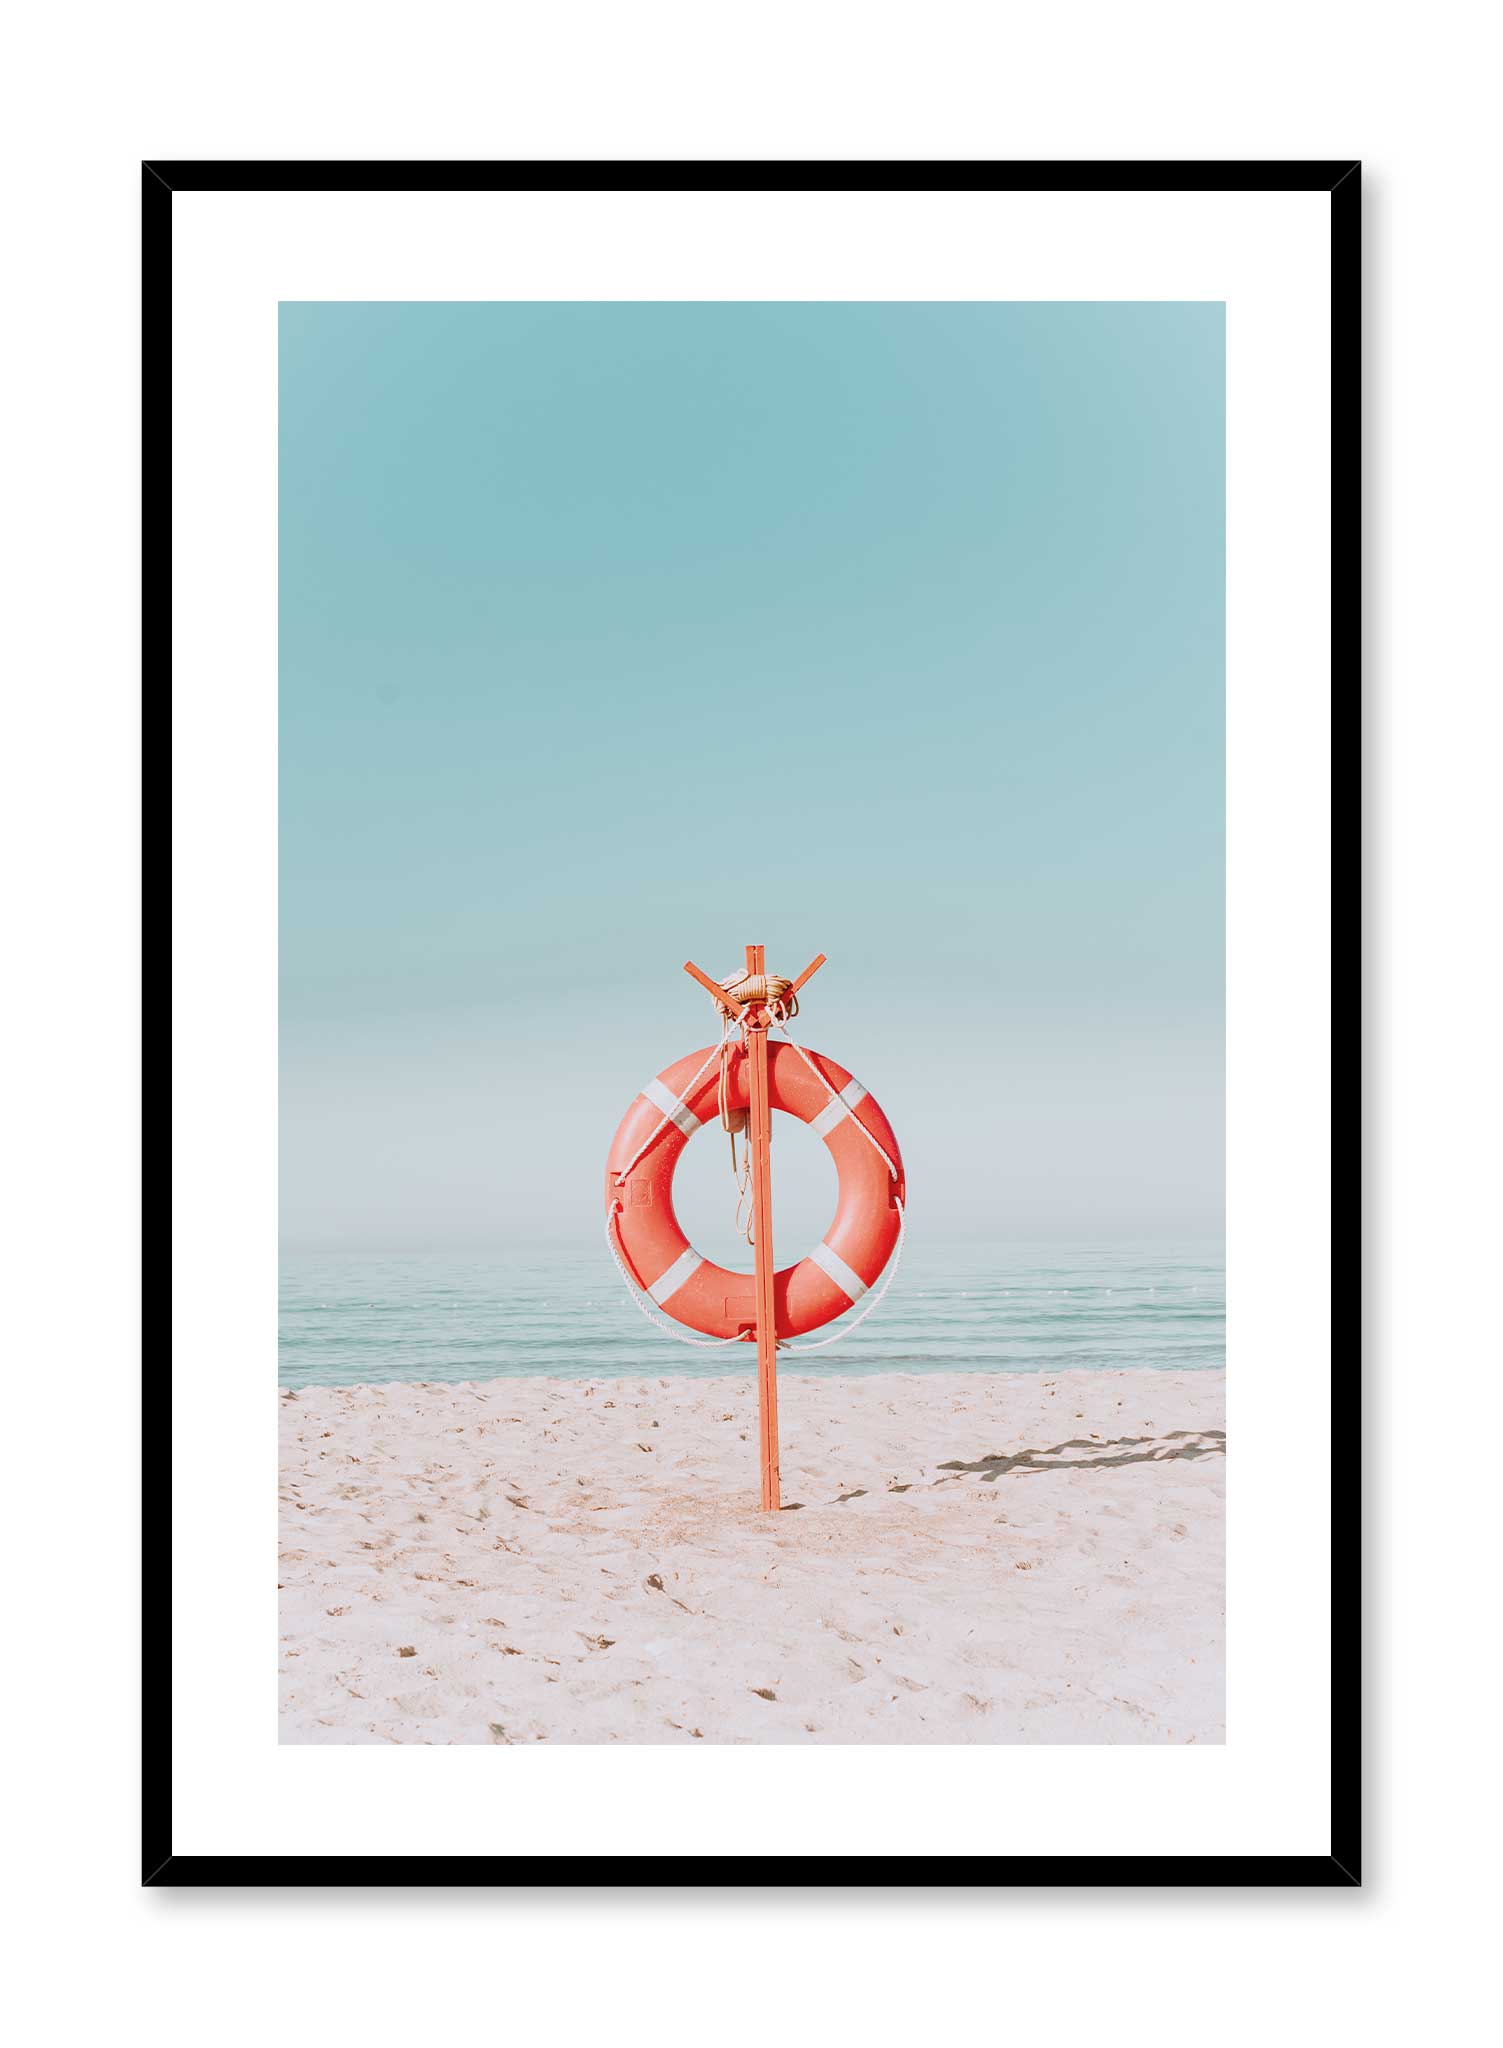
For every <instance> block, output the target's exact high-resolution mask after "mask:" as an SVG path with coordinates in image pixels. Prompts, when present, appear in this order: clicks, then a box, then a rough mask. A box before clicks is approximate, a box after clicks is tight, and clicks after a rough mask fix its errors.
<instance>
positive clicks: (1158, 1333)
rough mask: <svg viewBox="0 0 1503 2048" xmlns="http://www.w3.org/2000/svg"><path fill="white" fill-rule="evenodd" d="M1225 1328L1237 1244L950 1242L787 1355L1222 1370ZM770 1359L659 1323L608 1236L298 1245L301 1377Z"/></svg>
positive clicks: (290, 1352)
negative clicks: (639, 1302)
mask: <svg viewBox="0 0 1503 2048" xmlns="http://www.w3.org/2000/svg"><path fill="white" fill-rule="evenodd" d="M835 1327H836V1326H835V1325H833V1324H832V1325H828V1326H827V1327H826V1328H825V1329H824V1330H822V1331H819V1332H817V1333H815V1334H816V1335H818V1336H828V1335H830V1334H831V1332H832V1330H833V1329H834V1328H835ZM1225 1333H1226V1285H1225V1278H1224V1271H1223V1260H1222V1247H1221V1245H1220V1243H1214V1244H1210V1243H1196V1244H1180V1245H1169V1246H1164V1245H1152V1246H1149V1245H1142V1244H1135V1245H1125V1244H1119V1245H1089V1246H1087V1245H1071V1246H1050V1245H1040V1244H1019V1245H993V1246H988V1245H969V1246H961V1247H955V1246H947V1247H946V1248H944V1249H943V1250H942V1251H938V1252H930V1251H922V1252H921V1251H916V1250H909V1251H907V1252H905V1254H904V1258H903V1263H902V1265H901V1267H900V1269H899V1271H898V1275H897V1278H896V1279H895V1281H894V1282H893V1286H892V1290H891V1292H890V1293H889V1294H888V1296H887V1298H886V1299H885V1301H883V1302H882V1304H881V1306H880V1307H879V1308H877V1310H876V1311H875V1313H874V1314H872V1315H871V1316H869V1317H868V1318H867V1320H866V1321H865V1322H864V1323H863V1324H862V1325H861V1327H860V1328H859V1329H858V1330H855V1331H854V1332H853V1333H852V1335H851V1336H850V1337H849V1338H848V1339H847V1340H846V1341H845V1342H843V1343H840V1344H836V1345H834V1346H832V1347H831V1348H830V1349H829V1350H828V1351H822V1352H817V1353H815V1354H813V1355H812V1356H810V1357H807V1358H803V1359H797V1360H796V1359H794V1358H793V1357H791V1356H789V1357H787V1358H786V1360H785V1365H784V1369H785V1370H788V1371H811V1372H830V1373H870V1372H963V1371H965V1372H974V1371H995V1372H1057V1371H1062V1370H1065V1369H1067V1368H1071V1367H1076V1368H1079V1367H1086V1368H1093V1367H1094V1368H1103V1367H1112V1366H1158V1367H1176V1368H1181V1369H1184V1368H1190V1369H1205V1368H1208V1367H1212V1366H1220V1365H1224V1364H1225V1362H1226V1348H1225V1347H1226V1334H1225ZM805 1341H807V1340H805ZM754 1368H755V1353H754V1352H753V1351H752V1350H751V1348H750V1347H749V1346H745V1345H735V1346H729V1345H728V1346H726V1347H725V1349H724V1350H718V1351H698V1350H694V1349H691V1348H690V1347H689V1346H687V1345H684V1344H676V1343H674V1342H673V1340H672V1339H671V1338H670V1337H667V1336H664V1335H662V1334H660V1333H659V1332H658V1331H656V1330H655V1329H653V1328H652V1326H651V1325H650V1324H649V1323H648V1322H646V1321H645V1320H644V1318H643V1316H642V1315H641V1313H640V1311H639V1310H638V1309H637V1308H636V1307H635V1305H634V1303H633V1300H632V1298H631V1297H630V1296H629V1295H628V1294H627V1292H626V1289H625V1287H624V1285H623V1284H622V1281H621V1279H620V1277H619V1275H618V1274H617V1272H616V1269H615V1267H614V1266H613V1265H612V1263H611V1260H610V1257H609V1255H608V1253H607V1251H606V1249H605V1246H604V1244H603V1243H602V1244H601V1245H600V1246H599V1247H598V1248H597V1249H595V1250H594V1251H593V1252H592V1251H590V1250H588V1249H585V1250H578V1251H576V1250H569V1251H560V1250H529V1251H527V1252H525V1253H521V1252H517V1251H508V1252H506V1253H504V1254H502V1253H497V1254H495V1255H492V1254H489V1253H484V1252H419V1253H409V1254H398V1253H391V1252H295V1253H291V1252H290V1253H285V1254H284V1255H283V1261H282V1281H281V1364H280V1379H281V1384H282V1385H283V1386H284V1387H306V1386H348V1385H352V1384H354V1383H357V1382H360V1381H364V1382H367V1383H373V1382H376V1381H381V1380H485V1379H497V1378H501V1377H504V1376H505V1375H507V1374H517V1373H544V1374H554V1375H558V1376H560V1377H566V1378H588V1379H595V1378H603V1377H605V1376H607V1375H610V1374H624V1375H633V1376H635V1375H645V1374H649V1373H658V1374H664V1373H670V1372H681V1373H747V1372H750V1371H752V1370H754Z"/></svg>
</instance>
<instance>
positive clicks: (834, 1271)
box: [809, 1089, 866, 1301]
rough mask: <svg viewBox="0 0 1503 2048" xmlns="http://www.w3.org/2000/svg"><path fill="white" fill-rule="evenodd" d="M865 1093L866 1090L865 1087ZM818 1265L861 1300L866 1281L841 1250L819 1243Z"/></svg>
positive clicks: (816, 1249)
mask: <svg viewBox="0 0 1503 2048" xmlns="http://www.w3.org/2000/svg"><path fill="white" fill-rule="evenodd" d="M862 1092H863V1094H864V1093H865V1090H864V1089H863V1091H862ZM809 1256H810V1258H811V1259H813V1261H814V1263H815V1265H816V1266H820V1267H823V1269H824V1271H825V1272H826V1273H828V1274H829V1276H830V1278H831V1279H832V1280H833V1281H834V1282H835V1285H836V1286H837V1287H838V1288H839V1289H840V1291H841V1293H842V1294H848V1295H849V1296H850V1297H851V1300H852V1301H859V1300H860V1299H861V1297H862V1295H863V1294H865V1292H866V1282H865V1281H864V1280H863V1279H862V1278H861V1275H860V1274H859V1273H853V1272H852V1271H851V1269H850V1267H849V1266H848V1265H847V1264H846V1262H845V1260H844V1259H843V1258H842V1257H841V1256H840V1254H839V1252H832V1251H831V1250H830V1247H829V1246H828V1245H827V1244H824V1243H820V1244H817V1245H816V1246H815V1247H814V1249H813V1251H812V1252H810V1254H809Z"/></svg>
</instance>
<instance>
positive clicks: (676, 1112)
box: [642, 1076, 700, 1138]
mask: <svg viewBox="0 0 1503 2048" xmlns="http://www.w3.org/2000/svg"><path fill="white" fill-rule="evenodd" d="M642 1093H643V1094H644V1095H645V1096H646V1097H647V1100H648V1101H649V1102H650V1103H652V1104H653V1105H654V1106H655V1107H656V1108H658V1109H660V1110H661V1111H662V1112H663V1114H664V1116H666V1117H667V1118H668V1119H669V1120H670V1122H672V1123H676V1124H677V1125H678V1127H679V1129H680V1130H681V1131H682V1132H683V1134H684V1136H685V1137H686V1138H692V1137H693V1136H694V1133H695V1132H696V1131H697V1130H698V1129H699V1124H700V1120H699V1118H698V1117H697V1116H696V1115H695V1114H694V1112H693V1110H692V1109H685V1107H684V1105H683V1104H682V1103H681V1102H680V1101H679V1099H678V1097H677V1096H676V1095H674V1094H673V1093H671V1092H670V1090H668V1089H667V1088H665V1087H664V1086H663V1084H662V1082H661V1081H659V1080H658V1079H657V1077H656V1076H654V1077H653V1079H652V1080H650V1081H649V1082H648V1084H647V1086H646V1087H645V1088H644V1089H643V1090H642Z"/></svg>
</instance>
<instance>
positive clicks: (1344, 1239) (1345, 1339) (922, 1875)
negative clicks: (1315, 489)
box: [141, 159, 1362, 1888]
mask: <svg viewBox="0 0 1503 2048" xmlns="http://www.w3.org/2000/svg"><path fill="white" fill-rule="evenodd" d="M627 182H629V183H630V185H631V186H632V187H633V188H634V189H641V190H682V189H688V190H726V191H773V190H781V189H788V188H792V189H797V190H808V189H811V188H825V189H836V190H875V191H882V190H900V191H912V190H914V189H915V188H917V187H924V188H928V189H930V190H932V191H935V192H936V193H939V192H942V191H943V190H946V189H948V190H954V191H1015V192H1034V191H1061V192H1126V191H1130V192H1227V193H1232V192H1275V191H1276V192H1326V193H1328V194H1329V195H1330V204H1331V215H1330V229H1331V300H1330V319H1331V325H1330V350H1331V391H1330V398H1331V446H1330V458H1331V691H1332V712H1333V721H1334V724H1335V727H1336V729H1337V730H1338V731H1340V732H1341V733H1343V734H1344V735H1350V734H1351V733H1353V732H1354V731H1356V730H1358V729H1359V728H1360V717H1361V667H1362V619H1361V503H1362V500H1361V408H1362V350H1361V268H1362V246H1361V223H1362V178H1361V165H1360V163H1358V162H1354V161H1351V160H1349V159H1336V160H1331V161H1300V162H1227V163H1217V162H1169V161H1158V162H1131V161H1118V162H1111V163H1093V162H1088V161H1081V162H1061V163H1052V162H995V163H977V162H964V163H945V162H939V161H936V162H926V163H904V162H887V163H820V162H808V163H801V162H787V163H783V162H779V163H745V162H743V163H713V162H698V163H677V162H663V163H647V162H643V163H638V162H631V163H627V162H620V163H587V162H581V163H546V162H535V163H505V162H499V163H471V162H460V163H445V162H441V161H435V162H422V163H403V162H399V161H394V162H371V163H325V162H199V161H194V162H184V161H178V160H162V159H152V160H150V161H144V162H143V163H142V166H141V342H142V347H141V362H142V372H141V404H142V465H141V469H142V602H141V658H142V674H143V682H144V688H143V704H144V706H145V709H144V713H143V731H142V738H143V749H142V754H143V760H144V761H145V762H146V763H147V764H148V765H147V767H146V770H145V773H144V778H143V779H144V785H145V786H144V791H143V794H144V797H145V802H144V804H143V815H144V817H145V818H146V820H147V821H148V822H147V825H146V828H145V835H144V840H145V843H144V845H143V849H142V851H143V872H144V873H145V875H146V876H147V877H148V878H150V877H153V876H155V877H157V878H158V880H159V881H160V882H162V883H163V884H165V883H166V882H167V880H168V878H169V877H170V871H171V870H170V860H171V846H170V827H169V825H168V823H167V822H166V821H167V820H168V818H169V817H170V775H171V768H170V762H171V732H170V729H169V727H170V714H169V712H168V711H167V710H166V708H165V707H166V706H168V705H170V702H171V695H172V690H171V685H172V633H171V608H172V554H171V533H172V525H171V522H172V483H171V474H172V296H171V295H172V201H173V195H174V194H175V193H178V192H208V191H215V192H248V191H257V192H259V191H266V192H278V191H282V192H285V191H317V192H339V191H352V192H431V193H445V192H489V191H536V190H549V191H557V190H572V189H578V188H581V187H586V188H589V189H596V190H598V189H599V188H600V187H601V186H602V185H607V184H622V183H627ZM1357 760H1358V747H1357V745H1356V743H1355V742H1354V740H1353V739H1351V738H1350V737H1347V738H1346V739H1345V741H1344V745H1343V747H1342V748H1341V750H1340V752H1339V754H1338V756H1337V758H1336V760H1335V763H1334V765H1333V783H1332V839H1333V843H1332V846H1331V856H1332V873H1333V893H1334V896H1335V898H1336V899H1337V900H1340V899H1341V898H1342V897H1343V896H1345V897H1346V898H1347V899H1348V900H1351V898H1352V897H1353V895H1354V893H1355V891H1356V889H1357V887H1358V883H1357V879H1356V874H1355V863H1356V861H1357V858H1358V851H1357V850H1358V848H1359V846H1360V843H1361V833H1360V816H1359V808H1360V796H1359V784H1358V771H1357V766H1356V763H1357ZM164 764H166V765H164ZM155 900H156V899H155V897H154V896H148V901H149V902H154V901H155ZM1340 929H1341V928H1339V927H1338V930H1340ZM167 932H168V920H167V917H166V916H165V915H164V914H163V913H162V912H161V911H152V912H150V913H149V914H148V915H147V917H146V919H145V936H144V944H143V968H144V974H143V985H144V986H145V987H146V988H147V989H151V988H154V987H159V986H163V985H165V984H166V983H167V981H168V979H169V975H170V965H171V963H170V957H169V940H168V936H167ZM1358 947H1359V940H1358V938H1357V935H1356V931H1355V928H1354V926H1353V925H1352V924H1351V921H1350V920H1349V921H1348V922H1347V925H1346V927H1345V930H1344V933H1343V934H1342V935H1341V936H1339V937H1338V938H1337V940H1336V942H1335V943H1334V945H1333V954H1332V961H1331V974H1332V986H1331V997H1332V1020H1333V1032H1334V1036H1335V1038H1336V1039H1337V1041H1338V1042H1339V1040H1340V1038H1341V1037H1342V1036H1343V1035H1345V1036H1348V1037H1354V1036H1355V1034H1356V1032H1357V1029H1358V1020H1357V1015H1356V1005H1357V990H1358V987H1359V965H1360V963H1359V959H1358V957H1357V955H1358ZM145 1022H146V1024H147V1026H148V1028H147V1029H146V1030H145V1031H144V1032H143V1043H144V1044H145V1046H146V1047H147V1052H146V1058H145V1072H144V1074H143V1084H144V1100H145V1102H146V1103H147V1105H148V1106H149V1107H150V1106H155V1107H156V1108H157V1111H158V1113H159V1115H160V1114H161V1111H162V1109H163V1107H164V1106H165V1105H166V1104H167V1103H168V1102H170V1099H171V1098H170V1073H169V1071H168V1069H169V1061H170V1048H169V1047H168V1046H167V1044H166V1043H165V1039H164V1034H163V1033H162V1032H161V1030H160V1028H159V1023H160V1020H159V1019H157V1020H154V1019H152V1018H151V1016H150V1015H149V1014H148V1016H147V1017H146V1019H145ZM153 1026H156V1027H157V1028H152V1027H153ZM1332 1079H1333V1088H1332V1103H1333V1110H1332V1132H1331V1137H1332V1148H1333V1158H1336V1159H1342V1160H1345V1161H1347V1162H1349V1163H1348V1164H1347V1165H1346V1166H1345V1167H1344V1168H1343V1170H1342V1172H1341V1174H1340V1176H1339V1177H1338V1178H1337V1179H1336V1180H1335V1183H1334V1185H1335V1188H1336V1193H1335V1195H1334V1198H1333V1211H1332V1217H1331V1243H1332V1260H1333V1266H1334V1267H1335V1268H1336V1269H1337V1270H1339V1271H1344V1272H1346V1273H1347V1274H1349V1275H1350V1276H1351V1277H1352V1279H1353V1280H1354V1281H1355V1280H1356V1278H1357V1275H1358V1266H1359V1258H1360V1251H1359V1239H1358V1225H1357V1223H1356V1221H1355V1220H1354V1219H1355V1216H1356V1214H1357V1207H1358V1187H1357V1178H1358V1168H1357V1166H1356V1164H1355V1162H1356V1160H1357V1158H1358V1156H1359V1148H1360V1132H1361V1127H1360V1122H1359V1087H1360V1080H1359V1076H1358V1073H1357V1071H1356V1067H1355V1063H1353V1066H1352V1070H1351V1071H1350V1072H1349V1073H1337V1074H1334V1075H1333V1077H1332ZM167 1156H168V1143H167V1139H166V1138H165V1136H161V1135H159V1136H158V1137H157V1138H156V1139H155V1141H154V1143H152V1144H151V1145H149V1146H148V1147H147V1149H146V1167H145V1173H146V1187H145V1190H144V1193H145V1198H146V1204H147V1213H148V1214H149V1213H152V1211H153V1208H154V1205H155V1200H156V1197H157V1195H158V1192H159V1188H158V1182H159V1180H161V1179H163V1178H165V1177H166V1167H165V1164H164V1161H165V1159H166V1157H167ZM169 1192H170V1191H169ZM167 1263H168V1262H167V1260H166V1259H165V1258H164V1257H163V1255H162V1254H161V1253H159V1252H154V1253H153V1254H152V1255H151V1259H150V1263H149V1265H148V1268H147V1271H146V1273H145V1276H144V1285H143V1290H142V1297H143V1314H144V1318H145V1322H146V1326H147V1327H148V1328H150V1329H152V1330H153V1331H154V1330H155V1329H157V1328H158V1327H160V1323H161V1319H162V1317H161V1311H162V1310H163V1309H164V1308H166V1307H168V1306H170V1301H169V1293H170V1277H171V1276H170V1271H169V1270H168V1269H167ZM1347 1293H1348V1294H1351V1293H1358V1294H1359V1295H1360V1288H1357V1287H1355V1286H1354V1287H1353V1288H1351V1289H1349V1290H1347ZM1349 1320H1350V1319H1349V1315H1348V1317H1347V1321H1348V1323H1349ZM1330 1341H1331V1359H1332V1378H1333V1385H1335V1386H1336V1387H1337V1389H1338V1390H1339V1393H1340V1396H1341V1403H1342V1411H1343V1415H1344V1417H1345V1418H1346V1423H1347V1427H1346V1429H1345V1430H1344V1432H1343V1438H1342V1441H1343V1442H1344V1443H1350V1442H1351V1441H1352V1440H1353V1438H1354V1436H1355V1435H1356V1434H1357V1433H1358V1429H1359V1426H1360V1425H1359V1423H1358V1421H1357V1420H1356V1418H1358V1417H1359V1416H1360V1404H1361V1366H1360V1356H1361V1339H1360V1331H1359V1332H1358V1333H1357V1335H1356V1336H1355V1337H1353V1335H1352V1334H1351V1333H1350V1330H1349V1328H1348V1329H1347V1330H1345V1331H1344V1332H1343V1335H1342V1339H1341V1343H1340V1346H1339V1348H1338V1345H1337V1341H1336V1331H1335V1328H1334V1326H1333V1327H1332V1329H1331V1332H1330ZM171 1431H172V1411H171V1394H170V1379H169V1378H168V1377H167V1376H164V1375H158V1374H149V1375H143V1385H142V1444H143V1474H144V1486H143V1501H144V1503H145V1507H144V1543H143V1552H144V1554H145V1555H147V1556H152V1555H157V1556H160V1555H162V1554H163V1553H164V1551H166V1550H168V1549H170V1536H171V1530H170V1523H169V1522H168V1520H167V1518H168V1517H169V1515H170V1502H171V1498H172V1487H171ZM1361 1507H1362V1503H1361V1475H1360V1470H1359V1467H1358V1465H1357V1464H1356V1462H1355V1461H1354V1460H1352V1459H1351V1458H1350V1456H1349V1455H1338V1452H1337V1449H1336V1446H1335V1445H1333V1449H1332V1464H1331V1532H1330V1540H1331V1568H1332V1578H1333V1586H1334V1587H1335V1588H1338V1589H1340V1594H1341V1597H1339V1598H1335V1599H1333V1602H1332V1613H1333V1622H1332V1637H1331V1671H1330V1677H1331V1729H1332V1750H1331V1758H1330V1786H1331V1806H1330V1840H1331V1844H1332V1848H1331V1853H1330V1854H1329V1855H1326V1856H1320V1855H1270V1856H1248V1855H1228V1856H1009V1855H1006V1854H999V1855H974V1856H905V1855H895V1856H891V1857H855V1856H842V1855H829V1856H763V1857H748V1856H743V1855H734V1854H732V1855H726V1856H723V1857H706V1856H662V1857H648V1856H520V1857H516V1856H512V1857H508V1856H500V1855H498V1856H495V1857H485V1856H293V1855H288V1856H281V1855H274V1856H240V1855H223V1856H220V1855H176V1854H174V1853H173V1849H172V1720H171V1687H170V1684H168V1683H167V1682H166V1681H165V1680H164V1679H163V1678H162V1676H161V1673H162V1672H163V1671H164V1670H165V1669H167V1668H168V1666H167V1661H166V1660H165V1659H164V1657H163V1655H162V1648H163V1645H169V1644H170V1640H171V1619H172V1602H171V1593H170V1587H169V1585H168V1583H167V1582H166V1581H165V1580H164V1579H162V1578H160V1577H149V1578H148V1579H147V1582H146V1584H145V1586H144V1588H143V1594H142V1615H143V1625H144V1630H145V1633H146V1636H147V1638H148V1639H149V1640H150V1641H151V1642H152V1643H153V1645H154V1654H153V1655H152V1656H151V1657H150V1658H148V1659H145V1660H143V1670H144V1674H145V1675H144V1679H143V1712H142V1727H143V1742H142V1762H141V1778H142V1867H141V1882H142V1884H143V1885H144V1886H179V1885H184V1886H237V1885H258V1886H260V1885H328V1886H346V1885H382V1886H394V1885H420V1886H428V1885H483V1886H501V1885H527V1886H581V1885H602V1884H608V1885H640V1884H652V1885H694V1886H697V1887H698V1886H707V1885H709V1886H748V1885H751V1886H766V1885H778V1886H793V1885H796V1886H808V1885H821V1886H839V1887H846V1886H868V1885H870V1886H887V1887H891V1886H897V1885H901V1886H909V1885H942V1886H987V1887H993V1886H1039V1885H1043V1886H1053V1885H1068V1886H1074V1887H1080V1886H1090V1885H1134V1886H1136V1885H1153V1886H1186V1885H1191V1886H1217V1887H1226V1886H1270V1885H1315V1886H1336V1887H1339V1888H1350V1887H1352V1886H1357V1885H1360V1883H1361V1868H1362V1865H1361V1835H1362V1811H1361V1807H1362V1743H1361V1731H1362V1705H1361V1623H1360V1612H1361V1600H1360V1587H1361V1552H1360V1531H1361Z"/></svg>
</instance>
